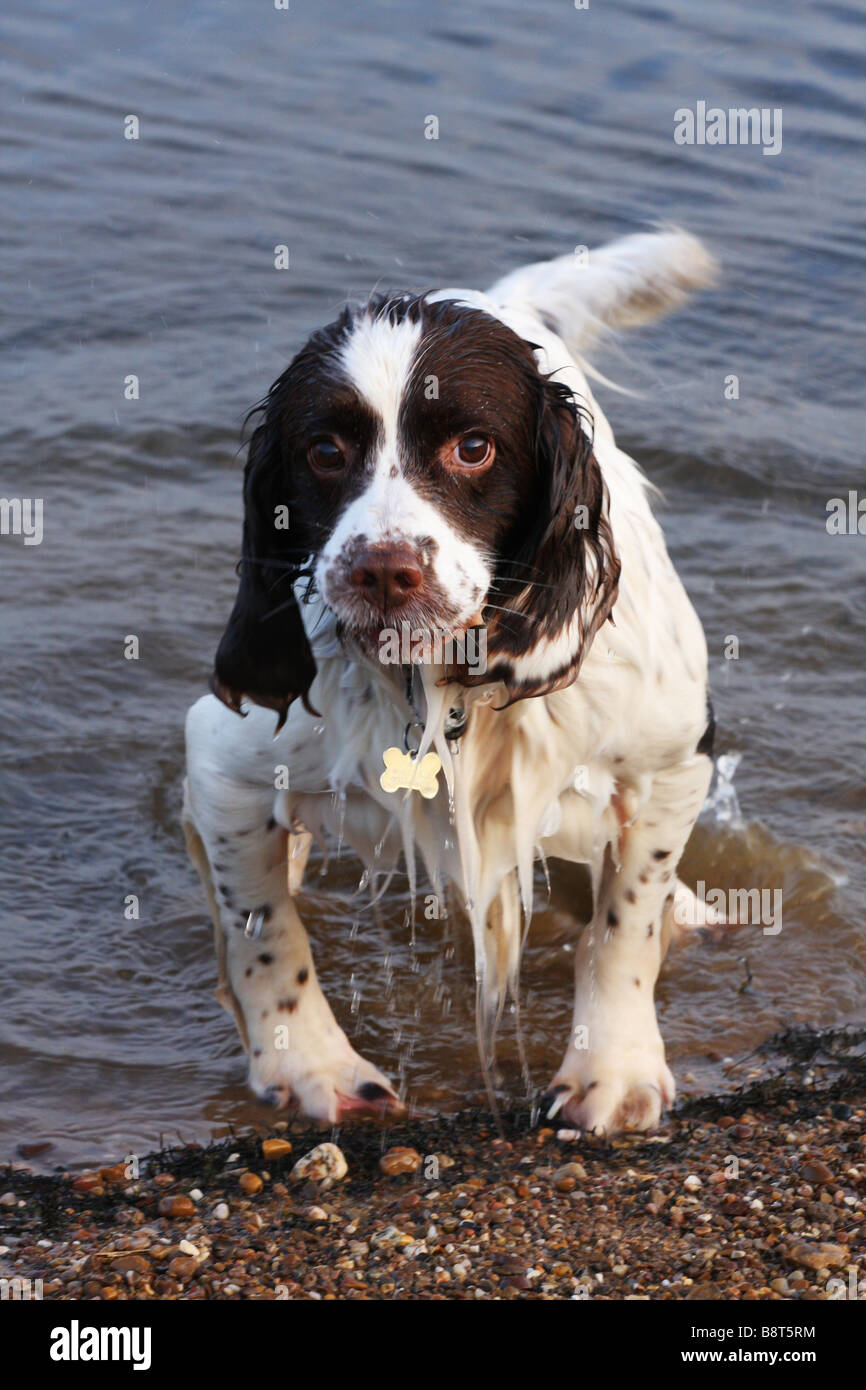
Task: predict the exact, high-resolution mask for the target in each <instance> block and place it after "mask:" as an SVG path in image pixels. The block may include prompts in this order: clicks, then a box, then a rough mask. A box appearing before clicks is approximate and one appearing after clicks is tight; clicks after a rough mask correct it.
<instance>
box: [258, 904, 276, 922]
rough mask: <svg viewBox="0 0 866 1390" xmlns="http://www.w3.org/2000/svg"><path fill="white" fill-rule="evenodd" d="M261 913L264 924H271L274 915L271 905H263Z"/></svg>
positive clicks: (260, 909)
mask: <svg viewBox="0 0 866 1390" xmlns="http://www.w3.org/2000/svg"><path fill="white" fill-rule="evenodd" d="M259 912H260V913H261V914H262V921H263V922H269V921H270V920H271V918H272V917H273V915H274V909H273V908H272V907H271V905H270V903H262V905H261V907H260V908H259Z"/></svg>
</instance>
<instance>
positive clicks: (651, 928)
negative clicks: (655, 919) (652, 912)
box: [646, 922, 654, 936]
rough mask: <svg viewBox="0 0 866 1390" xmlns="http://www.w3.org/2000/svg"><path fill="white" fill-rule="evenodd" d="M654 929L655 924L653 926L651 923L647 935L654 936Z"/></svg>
mask: <svg viewBox="0 0 866 1390" xmlns="http://www.w3.org/2000/svg"><path fill="white" fill-rule="evenodd" d="M653 929H654V924H653V923H652V922H650V924H649V926H648V927H647V929H646V934H647V936H652V934H653Z"/></svg>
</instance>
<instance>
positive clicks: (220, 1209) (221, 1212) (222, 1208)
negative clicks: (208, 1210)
mask: <svg viewBox="0 0 866 1390" xmlns="http://www.w3.org/2000/svg"><path fill="white" fill-rule="evenodd" d="M213 1214H214V1216H215V1217H216V1219H217V1221H228V1219H229V1209H228V1205H227V1203H226V1202H217V1204H216V1206H215V1207H214V1209H213Z"/></svg>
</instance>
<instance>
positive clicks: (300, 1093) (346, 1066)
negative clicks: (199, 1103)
mask: <svg viewBox="0 0 866 1390" xmlns="http://www.w3.org/2000/svg"><path fill="white" fill-rule="evenodd" d="M292 1043H294V1045H291V1044H292ZM249 1084H250V1086H251V1087H252V1089H253V1090H254V1091H255V1093H256V1095H257V1096H258V1097H259V1098H260V1099H261V1100H265V1101H267V1102H268V1103H269V1104H270V1105H275V1106H277V1107H278V1108H279V1109H286V1108H287V1107H289V1106H294V1107H296V1108H297V1109H298V1110H299V1111H300V1113H301V1114H302V1115H306V1116H308V1117H309V1118H310V1119H313V1120H324V1121H326V1122H327V1123H329V1124H337V1123H338V1122H339V1121H340V1120H342V1119H345V1118H346V1116H348V1115H350V1114H367V1115H374V1116H376V1117H377V1118H380V1119H384V1118H386V1117H387V1116H390V1115H393V1114H396V1113H399V1112H400V1111H402V1109H403V1104H402V1102H401V1100H400V1099H399V1097H398V1096H397V1094H396V1092H395V1091H394V1088H393V1086H392V1085H391V1083H390V1081H389V1080H388V1078H387V1077H386V1076H384V1075H383V1074H382V1072H380V1071H379V1069H378V1067H374V1066H373V1064H372V1062H368V1061H367V1060H366V1058H364V1057H362V1056H361V1055H360V1053H358V1052H356V1051H355V1049H354V1048H353V1047H352V1045H351V1043H350V1042H349V1040H348V1038H347V1037H346V1035H345V1033H343V1031H342V1029H340V1028H337V1027H336V1025H335V1026H334V1029H333V1030H329V1033H328V1035H327V1037H325V1038H321V1037H320V1038H318V1039H315V1040H313V1039H309V1038H305V1037H303V1036H300V1037H298V1038H297V1039H290V1046H289V1047H287V1048H286V1049H284V1050H280V1049H277V1048H274V1049H273V1050H271V1051H269V1053H268V1054H265V1053H264V1052H262V1054H261V1055H260V1056H256V1055H255V1053H254V1054H253V1056H252V1057H251V1058H250V1072H249Z"/></svg>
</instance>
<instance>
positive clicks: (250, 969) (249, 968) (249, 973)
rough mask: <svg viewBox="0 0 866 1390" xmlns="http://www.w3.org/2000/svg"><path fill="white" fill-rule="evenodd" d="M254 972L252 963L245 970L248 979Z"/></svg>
mask: <svg viewBox="0 0 866 1390" xmlns="http://www.w3.org/2000/svg"><path fill="white" fill-rule="evenodd" d="M252 973H253V967H252V966H251V965H248V966H247V968H246V970H245V971H244V974H245V975H246V977H247V979H249V978H250V976H251V975H252Z"/></svg>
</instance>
